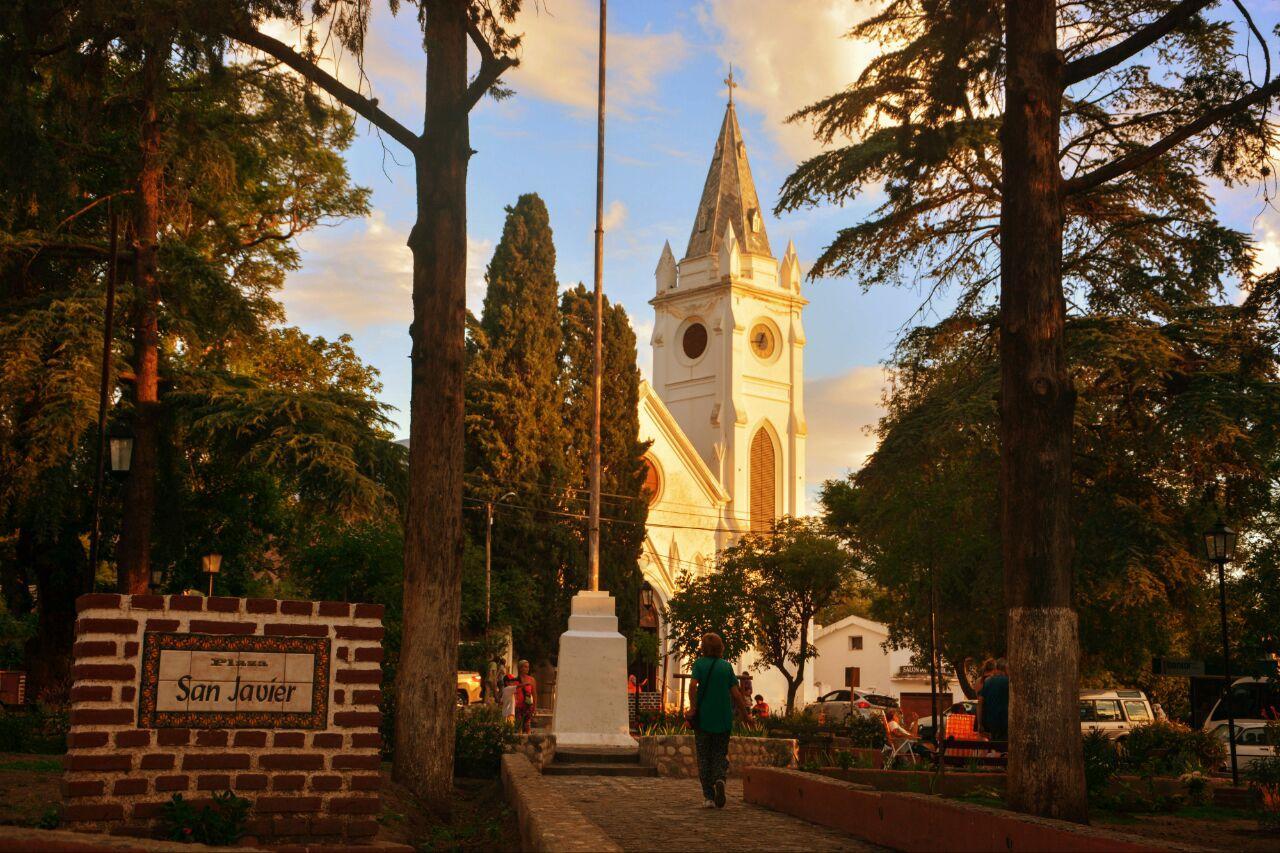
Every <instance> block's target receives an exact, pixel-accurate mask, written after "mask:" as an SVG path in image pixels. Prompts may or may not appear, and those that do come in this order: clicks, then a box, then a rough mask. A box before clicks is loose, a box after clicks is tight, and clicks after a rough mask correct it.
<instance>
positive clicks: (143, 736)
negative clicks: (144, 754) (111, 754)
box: [116, 729, 151, 749]
mask: <svg viewBox="0 0 1280 853" xmlns="http://www.w3.org/2000/svg"><path fill="white" fill-rule="evenodd" d="M116 746H120V747H124V748H126V749H128V748H130V747H135V746H151V732H149V731H147V730H146V729H134V730H132V731H127V732H116Z"/></svg>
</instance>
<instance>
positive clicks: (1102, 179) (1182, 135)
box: [1062, 79, 1280, 195]
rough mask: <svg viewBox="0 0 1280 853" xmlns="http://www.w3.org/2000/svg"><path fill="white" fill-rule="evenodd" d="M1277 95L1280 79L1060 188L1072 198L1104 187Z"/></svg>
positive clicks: (1279, 88) (1073, 179)
mask: <svg viewBox="0 0 1280 853" xmlns="http://www.w3.org/2000/svg"><path fill="white" fill-rule="evenodd" d="M1277 92H1280V79H1277V80H1273V81H1271V82H1270V83H1268V84H1267V85H1266V86H1263V87H1262V88H1261V89H1256V90H1254V91H1252V92H1250V93H1249V94H1247V95H1245V96H1244V97H1241V98H1236V99H1235V100H1234V101H1231V102H1230V103H1226V104H1223V105H1222V106H1220V107H1217V108H1216V109H1212V110H1209V112H1207V113H1205V114H1204V115H1202V116H1200V118H1198V119H1196V120H1195V121H1193V122H1189V123H1188V124H1184V125H1183V126H1182V127H1180V128H1178V129H1177V130H1175V131H1173V132H1172V133H1170V134H1169V135H1168V136H1165V137H1164V138H1163V139H1160V140H1157V141H1156V142H1153V143H1152V144H1150V145H1148V146H1147V147H1146V148H1141V149H1139V150H1137V151H1134V152H1133V153H1132V154H1126V155H1125V156H1123V157H1120V158H1119V159H1116V160H1112V161H1111V162H1110V163H1107V164H1106V165H1104V166H1099V167H1098V168H1096V169H1094V170H1093V171H1091V172H1086V173H1084V174H1083V175H1080V176H1078V177H1075V178H1072V179H1071V180H1069V181H1066V182H1065V183H1063V185H1062V190H1063V193H1064V194H1065V195H1075V194H1076V193H1082V192H1086V191H1087V190H1091V189H1093V188H1094V187H1096V186H1098V185H1100V184H1104V183H1106V182H1107V181H1109V180H1111V179H1112V178H1118V177H1120V176H1121V175H1124V174H1127V173H1128V172H1132V171H1133V170H1134V169H1138V168H1141V167H1142V166H1145V165H1146V164H1147V163H1150V162H1151V161H1152V160H1154V159H1156V158H1157V157H1159V156H1160V155H1161V154H1164V153H1165V152H1167V151H1168V150H1169V149H1171V148H1173V147H1174V146H1175V145H1178V144H1179V143H1182V142H1185V141H1186V140H1188V139H1190V138H1191V137H1192V136H1195V135H1196V134H1197V133H1200V132H1201V131H1202V130H1206V129H1208V128H1210V127H1212V126H1213V125H1215V124H1217V123H1218V122H1220V121H1222V120H1223V119H1227V118H1230V117H1231V116H1233V115H1235V114H1236V113H1238V112H1240V111H1241V110H1245V109H1248V108H1249V107H1251V106H1253V105H1254V104H1257V103H1259V102H1262V101H1266V100H1269V99H1270V98H1272V97H1273V96H1275V95H1276V93H1277Z"/></svg>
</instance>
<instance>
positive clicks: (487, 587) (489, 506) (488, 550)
mask: <svg viewBox="0 0 1280 853" xmlns="http://www.w3.org/2000/svg"><path fill="white" fill-rule="evenodd" d="M515 496H516V493H515V492H507V493H506V494H505V495H503V496H502V497H500V498H498V499H497V500H496V501H486V502H485V505H484V512H485V525H484V634H485V636H486V637H487V636H489V595H490V592H491V590H492V587H493V575H492V573H491V570H490V561H491V559H492V557H493V505H494V504H495V503H502V502H503V501H505V500H506V499H507V498H514V497H515Z"/></svg>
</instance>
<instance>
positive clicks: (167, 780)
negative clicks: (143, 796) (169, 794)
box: [156, 776, 191, 792]
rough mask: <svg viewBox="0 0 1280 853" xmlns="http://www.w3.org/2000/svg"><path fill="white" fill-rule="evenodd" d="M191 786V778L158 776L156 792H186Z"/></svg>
mask: <svg viewBox="0 0 1280 853" xmlns="http://www.w3.org/2000/svg"><path fill="white" fill-rule="evenodd" d="M190 784H191V777H190V776H157V777H156V791H157V792H163V791H185V790H187V788H188V786H190Z"/></svg>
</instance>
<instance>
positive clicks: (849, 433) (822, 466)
mask: <svg viewBox="0 0 1280 853" xmlns="http://www.w3.org/2000/svg"><path fill="white" fill-rule="evenodd" d="M884 385H885V373H884V369H883V368H881V367H868V366H861V367H854V368H852V369H850V370H849V371H847V372H845V373H842V374H840V375H838V376H830V377H826V378H821V379H807V380H805V383H804V410H805V417H806V419H807V420H808V426H809V438H808V441H807V442H806V444H805V469H806V470H805V479H806V481H807V482H808V483H809V489H810V491H811V492H814V493H816V490H817V489H818V488H819V487H821V485H822V482H823V481H824V480H830V479H833V478H839V477H844V476H845V475H847V474H848V473H849V472H850V471H856V470H858V469H859V468H861V467H862V465H863V464H864V463H865V462H866V461H867V457H869V456H870V455H871V453H872V451H874V450H875V449H876V443H877V439H876V437H875V435H873V434H871V433H870V432H869V431H868V429H867V427H869V426H874V425H875V423H876V422H877V421H878V420H879V419H880V417H881V415H883V414H884V408H883V406H882V405H881V401H880V395H881V393H882V391H883V389H884ZM811 509H812V507H811Z"/></svg>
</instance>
